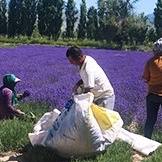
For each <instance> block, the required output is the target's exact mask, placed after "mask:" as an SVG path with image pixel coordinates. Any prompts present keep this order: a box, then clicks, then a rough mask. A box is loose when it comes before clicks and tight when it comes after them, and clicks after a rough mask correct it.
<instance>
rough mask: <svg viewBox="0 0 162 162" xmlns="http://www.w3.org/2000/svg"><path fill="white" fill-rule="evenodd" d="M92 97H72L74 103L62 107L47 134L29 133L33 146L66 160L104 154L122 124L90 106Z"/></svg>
mask: <svg viewBox="0 0 162 162" xmlns="http://www.w3.org/2000/svg"><path fill="white" fill-rule="evenodd" d="M93 97H94V96H93V94H92V93H87V94H81V95H75V96H74V98H73V100H74V103H72V105H70V107H66V106H65V108H64V109H63V111H62V112H61V113H60V114H59V116H58V117H57V118H56V120H55V121H54V123H53V124H52V125H51V126H50V127H49V129H48V130H42V129H40V131H35V132H34V133H29V139H30V141H31V143H32V145H42V146H45V147H50V148H52V149H53V150H55V152H57V153H58V155H60V156H62V157H66V158H70V157H75V158H76V157H87V156H92V155H95V154H98V153H101V152H103V151H105V150H106V149H107V148H108V147H109V146H110V145H111V144H112V143H113V142H114V141H115V139H116V138H117V135H118V133H119V132H120V129H121V128H122V125H123V121H122V119H121V118H120V115H119V114H118V113H117V112H115V111H112V110H108V109H106V108H102V107H99V106H96V105H94V104H92V101H93ZM38 123H39V122H38ZM38 125H39V124H38ZM38 125H37V127H38ZM37 130H38V129H37Z"/></svg>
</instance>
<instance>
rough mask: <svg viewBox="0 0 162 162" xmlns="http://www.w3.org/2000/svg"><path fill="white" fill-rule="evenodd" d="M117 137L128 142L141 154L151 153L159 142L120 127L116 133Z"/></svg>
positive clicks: (159, 144)
mask: <svg viewBox="0 0 162 162" xmlns="http://www.w3.org/2000/svg"><path fill="white" fill-rule="evenodd" d="M118 139H120V140H123V141H125V142H127V143H129V144H130V145H131V146H132V148H133V149H134V150H136V151H138V152H140V153H141V154H143V155H146V156H148V155H150V154H151V153H153V152H154V151H155V150H156V149H157V148H158V147H159V146H161V143H159V142H157V141H154V140H151V139H148V138H146V137H144V136H142V135H139V134H135V133H132V132H129V131H127V130H125V129H124V128H122V129H121V130H120V132H119V134H118Z"/></svg>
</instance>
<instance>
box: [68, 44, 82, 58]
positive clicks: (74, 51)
mask: <svg viewBox="0 0 162 162" xmlns="http://www.w3.org/2000/svg"><path fill="white" fill-rule="evenodd" d="M83 55H84V54H83V52H82V50H81V49H80V48H79V47H77V46H72V47H70V48H69V49H68V50H67V52H66V57H69V56H71V58H72V59H73V60H77V59H78V57H79V56H83Z"/></svg>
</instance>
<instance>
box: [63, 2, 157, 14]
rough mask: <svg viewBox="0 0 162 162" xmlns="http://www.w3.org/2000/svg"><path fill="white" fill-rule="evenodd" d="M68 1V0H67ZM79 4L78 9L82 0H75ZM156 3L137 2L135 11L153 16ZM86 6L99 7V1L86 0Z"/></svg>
mask: <svg viewBox="0 0 162 162" xmlns="http://www.w3.org/2000/svg"><path fill="white" fill-rule="evenodd" d="M66 1H67V0H66ZM74 1H75V2H76V4H77V8H78V7H79V6H80V4H81V2H82V1H81V0H74ZM156 3H157V0H139V1H138V2H136V4H134V7H135V9H134V10H135V11H136V13H137V14H140V13H142V12H144V13H145V15H148V14H151V13H153V11H154V8H155V7H156ZM86 5H87V7H90V6H94V7H96V6H97V0H86Z"/></svg>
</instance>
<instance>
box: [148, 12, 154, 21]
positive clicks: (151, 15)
mask: <svg viewBox="0 0 162 162" xmlns="http://www.w3.org/2000/svg"><path fill="white" fill-rule="evenodd" d="M147 17H148V19H149V20H150V21H151V22H152V21H154V17H155V16H154V14H148V15H147Z"/></svg>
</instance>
